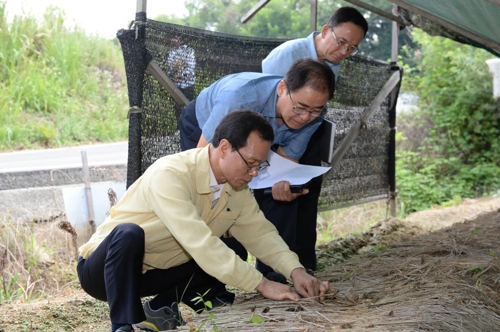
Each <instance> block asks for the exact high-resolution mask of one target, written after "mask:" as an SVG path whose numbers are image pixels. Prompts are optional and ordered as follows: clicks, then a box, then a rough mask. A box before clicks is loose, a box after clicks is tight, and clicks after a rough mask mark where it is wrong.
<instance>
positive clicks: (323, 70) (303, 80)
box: [283, 58, 335, 99]
mask: <svg viewBox="0 0 500 332" xmlns="http://www.w3.org/2000/svg"><path fill="white" fill-rule="evenodd" d="M283 80H284V81H285V83H286V85H287V87H288V90H289V92H293V91H296V90H299V89H302V88H303V87H310V88H311V89H313V90H315V91H321V92H324V91H327V92H328V99H332V98H333V92H334V90H335V74H334V73H333V71H332V69H331V68H330V67H329V66H328V65H327V64H326V63H325V62H323V61H318V60H314V59H310V58H305V59H299V60H296V61H295V62H294V63H293V64H292V65H291V66H290V68H288V71H287V72H286V74H285V77H284V79H283Z"/></svg>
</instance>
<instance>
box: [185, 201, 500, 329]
mask: <svg viewBox="0 0 500 332" xmlns="http://www.w3.org/2000/svg"><path fill="white" fill-rule="evenodd" d="M386 224H397V225H396V226H395V227H392V226H390V225H386V227H385V229H386V230H389V229H392V230H393V232H396V233H398V232H399V233H402V234H403V233H406V231H407V230H405V228H407V227H410V228H413V227H414V226H407V225H405V224H403V223H401V222H398V221H397V220H392V221H389V222H387V223H386ZM379 229H380V227H379ZM384 232H385V231H381V232H380V233H379V234H378V236H380V237H383V236H384ZM387 234H388V232H386V233H385V235H387ZM499 235H500V210H498V211H494V212H489V213H486V214H483V215H480V216H479V217H478V218H476V219H471V220H467V221H465V222H463V223H458V224H456V225H454V226H453V227H451V228H448V229H442V230H440V231H437V232H434V233H430V234H426V235H421V236H417V237H412V238H406V239H405V240H404V241H401V242H398V243H395V244H393V245H390V246H389V247H388V248H387V250H385V251H384V252H382V253H373V252H369V253H365V254H364V255H361V256H356V257H354V258H352V259H351V260H349V261H347V262H345V263H343V264H340V265H338V266H332V267H328V268H327V269H325V270H324V271H322V272H321V273H319V277H320V278H321V279H328V280H329V281H330V283H331V285H332V286H333V287H334V288H335V289H336V290H337V292H336V294H335V295H334V296H330V297H327V298H326V299H325V301H324V302H323V303H318V302H314V301H311V300H302V301H300V302H299V303H293V302H279V303H277V302H273V301H268V300H265V299H263V298H262V297H260V296H255V297H254V298H253V299H244V300H243V302H242V303H239V304H238V305H233V306H232V307H228V308H222V309H220V310H219V311H213V312H212V313H213V314H215V315H216V317H217V320H216V321H215V324H216V325H217V326H218V328H219V330H221V331H239V332H245V331H303V332H305V331H310V332H312V331H337V330H343V329H346V330H353V331H417V330H426V331H459V332H461V331H463V332H471V331H478V332H479V331H496V330H498V326H500V277H499V275H500V260H499V257H500V236H499ZM266 308H268V309H266ZM252 311H253V312H255V313H256V314H258V315H259V316H261V317H262V318H264V319H265V322H264V323H260V324H255V323H250V322H249V321H250V318H251V317H252ZM206 319H207V316H206V314H202V315H199V316H195V317H193V319H192V320H191V322H189V323H190V324H191V326H192V327H196V326H200V325H201V323H202V322H204V321H205V320H206ZM192 327H190V326H189V325H188V326H183V327H182V329H181V330H182V331H189V330H190V328H192ZM210 330H211V327H206V328H204V329H203V331H210Z"/></svg>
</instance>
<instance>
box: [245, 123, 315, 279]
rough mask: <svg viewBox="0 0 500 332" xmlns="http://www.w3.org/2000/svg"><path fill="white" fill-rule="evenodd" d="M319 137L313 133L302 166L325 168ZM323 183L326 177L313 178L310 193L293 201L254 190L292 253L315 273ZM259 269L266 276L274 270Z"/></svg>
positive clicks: (258, 267)
mask: <svg viewBox="0 0 500 332" xmlns="http://www.w3.org/2000/svg"><path fill="white" fill-rule="evenodd" d="M319 138H320V135H319V133H318V132H316V133H314V134H313V136H312V137H311V139H310V140H309V144H308V146H307V149H306V151H305V153H304V155H303V156H302V158H301V159H300V160H299V163H300V164H303V165H314V166H320V165H321V158H320V144H319ZM322 180H323V177H322V176H318V177H315V178H313V179H312V181H311V183H310V185H309V193H308V194H307V195H302V196H299V197H298V198H297V199H296V200H294V201H292V202H281V201H276V200H274V199H273V197H272V195H269V194H267V195H266V194H264V190H263V189H257V190H254V195H255V198H256V200H257V203H259V207H260V209H261V210H262V212H263V213H264V215H265V216H266V218H267V219H269V221H271V222H272V223H273V225H274V226H275V227H276V229H277V230H278V232H279V234H280V235H281V237H282V238H283V240H284V241H285V242H286V244H287V245H288V247H290V250H292V251H293V252H295V253H296V254H297V255H298V256H299V261H300V263H301V264H302V265H304V267H305V268H306V269H311V270H313V271H315V270H316V239H317V234H316V219H317V214H318V200H319V195H320V192H321V182H322ZM256 267H257V270H259V271H260V272H262V273H267V272H270V271H272V268H271V267H269V266H267V265H266V264H264V263H262V262H261V261H259V260H257V265H256Z"/></svg>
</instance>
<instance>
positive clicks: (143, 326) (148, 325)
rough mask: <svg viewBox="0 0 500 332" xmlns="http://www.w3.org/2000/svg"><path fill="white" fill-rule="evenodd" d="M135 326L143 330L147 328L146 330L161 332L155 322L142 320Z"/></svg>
mask: <svg viewBox="0 0 500 332" xmlns="http://www.w3.org/2000/svg"><path fill="white" fill-rule="evenodd" d="M135 327H137V328H140V329H141V330H143V331H144V330H145V331H153V332H159V331H160V330H158V328H157V327H156V325H154V324H153V323H149V322H142V323H139V324H135Z"/></svg>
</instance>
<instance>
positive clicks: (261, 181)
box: [248, 151, 331, 189]
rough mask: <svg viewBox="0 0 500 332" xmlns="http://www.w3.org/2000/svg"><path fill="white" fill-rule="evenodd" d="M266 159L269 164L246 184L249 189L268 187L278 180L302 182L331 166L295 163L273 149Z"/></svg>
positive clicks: (293, 182)
mask: <svg viewBox="0 0 500 332" xmlns="http://www.w3.org/2000/svg"><path fill="white" fill-rule="evenodd" d="M267 161H269V164H271V166H269V167H268V168H266V169H265V170H263V171H260V172H259V175H257V176H256V177H254V178H253V180H252V181H251V182H250V183H249V184H248V186H249V187H250V188H251V189H262V188H269V187H272V186H273V185H274V184H275V183H277V182H280V181H288V182H290V185H299V184H304V183H306V182H308V181H309V180H311V179H312V178H314V177H317V176H319V175H322V174H324V173H326V172H327V171H328V170H329V169H330V168H331V167H322V166H310V165H301V164H297V163H294V162H293V161H291V160H288V159H286V158H283V157H282V156H280V155H279V154H277V153H276V152H273V151H269V154H268V155H267Z"/></svg>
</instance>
